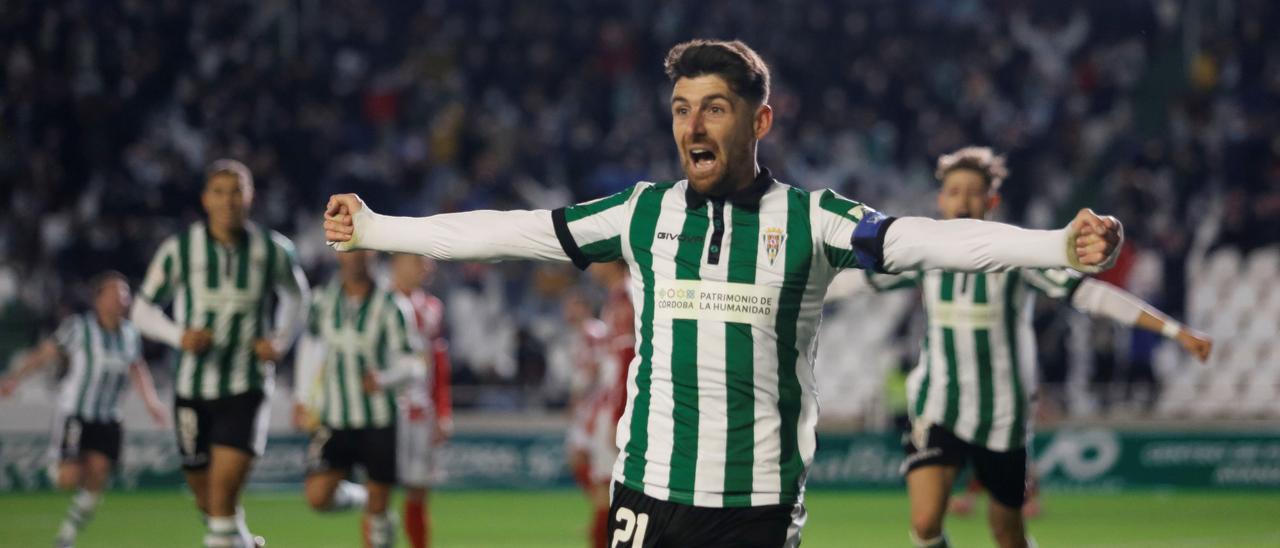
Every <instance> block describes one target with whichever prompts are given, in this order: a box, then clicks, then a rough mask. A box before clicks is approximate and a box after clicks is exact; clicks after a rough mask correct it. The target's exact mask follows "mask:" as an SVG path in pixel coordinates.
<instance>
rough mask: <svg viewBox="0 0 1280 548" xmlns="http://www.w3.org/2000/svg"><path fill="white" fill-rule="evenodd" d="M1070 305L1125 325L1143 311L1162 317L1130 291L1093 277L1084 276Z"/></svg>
mask: <svg viewBox="0 0 1280 548" xmlns="http://www.w3.org/2000/svg"><path fill="white" fill-rule="evenodd" d="M1071 306H1072V307H1074V308H1075V309H1076V310H1079V311H1081V312H1084V313H1086V314H1089V315H1090V316H1100V317H1103V318H1107V319H1110V320H1112V321H1114V322H1116V323H1118V324H1121V325H1127V326H1132V325H1134V324H1136V323H1138V318H1139V317H1141V316H1142V313H1143V312H1147V313H1149V314H1151V315H1152V316H1155V317H1157V318H1163V317H1164V315H1163V314H1160V313H1159V312H1157V311H1155V310H1154V309H1152V308H1151V306H1150V305H1148V304H1147V303H1145V302H1142V301H1141V300H1140V299H1138V298H1137V297H1135V296H1134V295H1133V294H1132V293H1129V292H1128V291H1125V290H1123V289H1120V288H1118V287H1116V286H1114V285H1111V284H1109V283H1106V282H1102V281H1098V280H1095V279H1093V278H1085V279H1084V281H1083V282H1081V283H1080V287H1078V288H1076V291H1075V294H1073V295H1072V297H1071Z"/></svg>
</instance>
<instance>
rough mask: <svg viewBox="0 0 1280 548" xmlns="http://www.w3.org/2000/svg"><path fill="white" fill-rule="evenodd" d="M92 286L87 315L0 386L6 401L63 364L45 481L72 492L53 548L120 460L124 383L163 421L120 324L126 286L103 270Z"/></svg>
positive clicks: (78, 524) (137, 345)
mask: <svg viewBox="0 0 1280 548" xmlns="http://www.w3.org/2000/svg"><path fill="white" fill-rule="evenodd" d="M92 287H93V296H94V297H93V310H91V311H88V312H85V313H83V314H76V315H74V316H70V317H68V318H67V319H65V320H63V321H62V325H61V326H59V327H58V330H57V331H56V332H55V333H54V335H53V337H51V338H49V339H47V340H45V341H44V342H42V343H40V346H37V347H36V348H35V350H34V351H32V352H30V353H28V354H26V355H25V356H23V357H22V359H20V360H18V363H17V369H16V370H15V371H14V372H13V373H10V374H9V375H6V376H5V377H4V379H3V380H2V381H0V396H5V397H8V396H9V395H11V394H13V392H14V390H16V389H17V387H18V384H19V383H20V382H21V381H22V379H23V378H24V377H26V376H27V375H29V374H31V373H32V372H34V371H36V370H37V369H39V368H41V367H44V366H45V365H47V364H49V363H51V362H54V361H57V360H58V359H59V358H66V359H67V360H68V362H69V364H70V366H69V368H68V370H67V375H66V376H65V377H63V378H62V383H61V384H62V386H61V388H60V389H59V391H58V392H59V395H58V408H57V413H56V414H55V416H54V421H53V434H52V435H51V436H50V441H51V443H50V446H49V456H50V475H51V476H52V479H53V480H54V483H55V484H56V485H57V486H58V488H60V489H73V488H79V491H77V492H76V495H75V496H74V497H72V499H71V508H69V509H68V510H67V517H66V518H65V519H63V520H62V525H61V526H60V527H59V528H58V536H57V539H56V540H55V542H54V545H55V546H58V547H70V546H73V545H74V544H75V541H76V536H77V535H79V534H80V531H81V530H82V529H84V526H85V525H86V524H87V523H88V522H89V520H90V519H92V518H93V512H94V510H95V509H96V508H97V507H98V504H99V503H101V502H102V491H103V490H104V489H106V487H107V481H108V480H110V479H111V470H112V468H114V467H115V465H116V464H117V463H119V462H120V445H121V439H122V438H123V433H122V432H121V428H120V400H121V398H120V395H121V394H123V393H124V384H125V377H126V376H127V377H129V378H130V379H131V380H132V381H133V387H134V389H135V390H137V391H138V394H140V395H141V396H142V402H143V404H145V405H146V408H147V413H148V414H150V415H151V418H152V419H153V420H155V422H156V424H159V425H163V424H164V423H165V417H166V416H167V415H168V411H167V410H166V409H165V407H164V404H162V403H160V399H159V398H158V397H156V389H155V386H154V385H153V384H152V382H151V373H150V372H149V371H148V370H147V362H146V361H144V360H143V358H142V339H141V337H139V336H138V331H137V330H136V329H134V327H133V324H131V323H130V322H129V320H127V319H125V314H126V313H127V312H128V310H129V303H130V301H131V300H132V296H131V295H130V294H129V282H128V281H127V280H126V279H125V277H124V275H123V274H120V273H119V272H114V271H109V272H104V273H102V274H99V275H98V276H97V277H95V278H94V281H93V283H92Z"/></svg>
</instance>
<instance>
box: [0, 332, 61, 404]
mask: <svg viewBox="0 0 1280 548" xmlns="http://www.w3.org/2000/svg"><path fill="white" fill-rule="evenodd" d="M59 355H61V350H59V348H58V343H57V342H55V341H54V339H46V340H45V341H44V342H42V343H40V346H37V347H36V348H35V350H32V351H31V352H28V353H27V354H25V355H23V356H22V358H21V359H19V360H18V363H17V368H16V369H14V371H13V372H12V373H9V374H7V375H5V376H4V379H3V380H0V396H4V397H8V396H9V395H11V394H13V392H14V391H15V390H17V389H18V385H19V384H21V383H22V379H23V378H26V376H27V375H30V374H31V373H33V372H35V371H36V370H38V369H40V368H41V367H44V366H45V365H46V364H48V363H50V362H52V361H54V360H56V359H57V358H58V356H59Z"/></svg>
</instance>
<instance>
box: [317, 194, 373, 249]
mask: <svg viewBox="0 0 1280 548" xmlns="http://www.w3.org/2000/svg"><path fill="white" fill-rule="evenodd" d="M365 209H366V208H365V205H364V201H362V200H360V197H359V196H356V195H355V194H334V195H333V196H330V197H329V203H328V205H326V206H325V210H324V239H325V243H327V244H329V247H332V248H334V249H335V250H337V251H353V250H355V249H357V247H356V246H357V243H358V238H357V234H356V215H357V214H358V213H360V212H361V211H364V210H365Z"/></svg>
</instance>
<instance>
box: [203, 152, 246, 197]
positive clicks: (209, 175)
mask: <svg viewBox="0 0 1280 548" xmlns="http://www.w3.org/2000/svg"><path fill="white" fill-rule="evenodd" d="M218 175H230V176H232V177H235V178H236V179H238V180H239V181H240V182H241V183H243V184H244V185H245V186H247V187H248V188H249V190H253V172H251V171H249V166H246V165H244V162H241V161H240V160H233V159H231V158H222V159H219V160H214V161H213V163H211V164H209V167H207V168H205V170H204V181H205V184H208V183H209V181H210V180H212V179H213V178H214V177H216V176H218Z"/></svg>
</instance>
